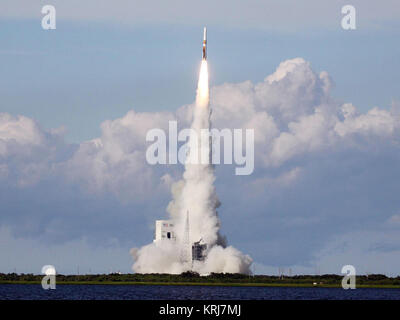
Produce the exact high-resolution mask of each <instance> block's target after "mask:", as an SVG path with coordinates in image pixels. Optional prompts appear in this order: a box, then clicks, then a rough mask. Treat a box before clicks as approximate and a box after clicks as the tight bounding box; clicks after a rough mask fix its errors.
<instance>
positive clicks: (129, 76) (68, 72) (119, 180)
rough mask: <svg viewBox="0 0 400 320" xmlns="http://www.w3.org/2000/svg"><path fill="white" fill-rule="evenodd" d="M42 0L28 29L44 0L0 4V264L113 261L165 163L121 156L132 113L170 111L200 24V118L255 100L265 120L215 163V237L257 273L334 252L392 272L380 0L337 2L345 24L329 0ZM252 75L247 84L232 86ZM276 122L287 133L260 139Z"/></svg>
mask: <svg viewBox="0 0 400 320" xmlns="http://www.w3.org/2000/svg"><path fill="white" fill-rule="evenodd" d="M53 3H54V5H55V7H56V9H57V29H56V30H50V31H44V30H42V29H41V17H42V15H41V13H40V9H41V6H42V5H44V4H47V2H45V1H22V0H21V1H8V0H7V1H4V2H2V4H1V5H0V19H1V30H2V31H1V32H0V59H1V62H0V66H1V72H0V97H1V102H0V113H1V117H0V181H1V187H0V191H1V192H0V197H1V206H2V207H1V213H0V240H1V241H0V257H1V259H0V272H10V271H13V270H14V268H16V269H17V271H19V272H34V273H36V272H40V270H41V267H42V266H43V265H45V264H54V265H56V267H57V268H58V270H60V272H64V273H73V272H75V271H76V268H77V266H78V265H79V266H80V267H81V272H89V270H91V271H92V272H108V271H109V270H110V269H113V270H114V271H115V270H121V271H124V272H131V264H132V258H131V257H130V255H129V249H130V248H132V247H138V246H142V245H144V244H146V243H149V242H151V240H152V228H153V222H154V220H155V219H156V218H162V217H164V216H165V208H166V207H167V205H168V202H169V201H170V199H171V196H170V187H171V186H170V185H169V184H168V183H166V182H165V181H166V179H165V177H166V175H168V177H170V178H171V179H172V180H175V181H176V180H178V179H180V177H181V174H182V167H180V166H178V167H173V166H167V167H161V168H160V167H150V166H148V165H147V164H146V163H145V162H144V159H142V160H143V161H141V160H138V159H141V158H140V157H139V158H136V157H135V156H134V155H136V153H135V152H136V151H137V154H140V155H142V153H143V146H144V136H145V135H144V134H145V133H144V131H143V130H144V129H145V128H150V127H151V126H154V125H160V126H163V125H165V123H167V120H168V119H170V118H174V117H176V118H178V119H181V120H182V119H184V118H185V117H184V116H183V114H186V112H187V110H188V108H189V107H187V105H189V104H191V103H193V101H194V98H195V90H196V84H197V76H198V68H199V63H200V57H201V40H202V28H203V26H204V25H207V27H208V58H209V67H210V81H211V86H212V91H211V99H212V106H213V108H214V113H215V119H213V123H215V125H216V126H217V127H224V126H230V125H233V123H235V124H238V125H239V126H241V125H244V124H245V122H243V121H247V120H249V121H250V120H255V119H264V116H265V114H268V115H271V116H273V118H274V121H275V122H276V127H277V129H276V132H275V133H273V134H272V133H271V134H270V132H269V131H268V130H267V129H268V128H269V127H268V126H270V123H261V125H260V127H259V128H258V129H259V132H261V135H262V137H264V138H265V140H263V139H264V138H263V139H261V140H260V141H262V142H260V143H259V144H258V145H256V147H257V149H256V169H255V173H254V175H252V176H250V177H240V178H239V177H235V176H234V175H233V173H232V170H231V168H225V167H218V168H217V182H216V186H217V193H218V195H219V197H220V199H221V202H222V206H221V208H220V211H219V214H220V217H221V220H222V232H223V233H224V234H226V235H227V237H228V240H229V242H230V243H232V244H233V245H234V246H235V247H237V248H239V249H240V250H242V251H243V252H245V253H248V254H249V255H251V256H252V257H253V258H254V259H255V262H256V267H257V270H258V272H265V273H276V270H277V268H278V267H282V266H284V267H286V268H289V267H291V268H292V269H293V270H294V272H299V273H301V272H306V273H310V272H313V271H314V270H315V268H316V266H318V267H320V268H321V269H322V272H334V273H339V272H340V269H341V266H342V265H343V264H351V263H354V264H356V265H357V266H356V267H358V270H359V271H360V272H367V271H368V272H385V273H388V274H395V273H396V272H398V271H396V270H399V269H398V268H399V266H400V260H399V256H400V255H399V252H400V249H399V248H400V238H399V236H398V234H399V233H398V231H399V228H400V203H399V201H398V199H397V198H398V197H397V192H398V190H399V187H400V185H399V182H398V181H400V179H399V177H400V171H399V166H398V163H399V162H398V161H399V160H400V151H399V144H398V141H400V140H399V139H400V134H399V132H400V130H399V128H400V123H399V119H398V110H397V109H396V108H398V107H399V100H400V94H399V92H400V91H399V89H400V80H399V77H398V75H399V73H400V62H399V61H400V59H399V56H400V45H399V41H398V39H399V35H400V34H399V32H400V31H399V30H400V28H399V17H400V8H399V6H398V5H397V4H396V1H390V0H386V1H383V2H380V4H376V3H375V2H374V1H354V2H353V4H354V5H355V7H356V9H357V29H356V30H353V31H345V30H343V29H342V28H341V27H340V20H341V13H340V9H341V6H342V5H344V4H347V3H346V1H332V2H329V4H325V5H324V4H321V1H314V0H312V1H305V2H303V3H302V4H299V2H298V1H289V0H285V1H281V2H279V4H278V3H277V2H275V1H265V2H259V1H256V3H257V5H255V4H254V3H253V6H250V5H249V4H248V2H244V1H225V0H224V1H220V2H218V3H217V4H214V2H213V1H203V2H194V1H193V2H192V1H178V0H174V1H171V2H169V3H170V5H169V6H168V5H166V4H165V2H164V1H157V0H153V1H148V2H146V3H145V2H140V1H132V2H129V3H128V2H125V1H115V2H112V3H111V2H107V1H99V2H97V4H95V2H93V1H86V2H85V4H81V3H80V2H79V1H69V2H68V3H67V2H62V1H53ZM200 4H201V5H200ZM154 8H156V9H154ZM296 57H301V58H303V60H296V61H297V62H296V63H295V64H297V67H296V69H295V71H293V72H292V74H290V73H289V74H287V75H286V78H285V79H283V80H282V81H281V82H279V84H278V85H277V86H276V87H273V86H270V85H269V84H267V82H265V81H264V78H266V77H267V76H269V75H271V74H273V73H274V72H275V71H276V70H277V68H278V70H281V71H282V70H283V71H284V70H285V66H281V67H278V66H279V65H280V63H281V62H283V61H286V60H290V59H293V58H296ZM291 61H292V60H291ZM308 62H309V63H310V65H308V64H307V63H308ZM293 63H294V62H293ZM321 71H326V72H327V73H328V74H329V78H330V79H331V80H329V81H328V82H329V85H327V84H326V83H325V82H323V81H322V80H321V77H320V72H321ZM246 81H250V82H251V83H250V84H249V83H247V82H246ZM330 81H331V82H330ZM263 86H264V87H263ZM258 87H263V88H264V89H262V90H261V89H260V91H262V92H261V93H263V92H265V93H266V97H265V101H264V100H263V101H258V102H251V103H248V101H256V100H257V99H259V96H257V94H256V93H255V92H256V91H257V90H256V88H258ZM306 89H307V90H308V91H307V90H306ZM263 90H264V91H263ZM324 90H326V91H324ZM322 91H323V92H324V94H323V96H322V97H321V96H320V95H321V92H322ZM272 95H273V96H272ZM232 97H233V98H232ZM261 100H262V99H261ZM344 103H348V104H349V103H351V104H352V106H349V105H347V107H343V104H344ZM253 104H254V105H253ZM182 106H186V107H183V108H182ZM353 107H355V108H356V109H357V110H358V111H357V112H356V111H354V112H353V111H352V110H353V109H352V108H353ZM375 107H379V109H373V108H375ZM179 108H181V109H179ZM319 108H322V110H323V112H322V114H323V115H324V117H323V119H320V118H318V116H319V115H320V113H318V112H319V111H318V112H317V111H316V110H317V109H318V110H320V109H319ZM178 109H179V110H180V111H177V110H178ZM300 109H301V110H300ZM131 110H134V112H132V111H131ZM237 110H243V113H241V112H237ZM285 110H286V111H287V110H289V111H290V112H289V113H290V115H289V116H288V115H287V114H285V113H284V111H285ZM354 110H355V109H354ZM374 110H375V111H374ZM396 110H397V111H396ZM396 112H397V113H396ZM214 113H213V114H214ZM240 113H241V114H240ZM348 114H351V115H350V116H349V117H348V118H346V115H348ZM18 115H22V116H24V117H20V118H18V117H17V116H18ZM253 116H254V118H252V117H253ZM243 119H244V120H243ZM246 119H247V120H246ZM214 120H215V121H214ZM182 121H183V122H184V123H185V120H182ZM241 121H242V122H241ZM254 123H256V122H254ZM185 124H187V123H185ZM296 125H298V126H299V127H300V128H301V129H299V130H297V131H296V128H297V127H296ZM303 125H304V127H303ZM60 127H62V129H60V130H58V129H57V128H60ZM293 128H294V129H293ZM309 128H312V129H313V130H314V129H315V131H312V130H311V131H312V132H309V130H308V129H309ZM56 129H57V130H56ZM270 135H271V136H270ZM288 135H290V139H293V141H294V145H295V147H294V148H293V149H292V150H290V152H287V153H278V152H276V149H274V146H281V147H282V145H283V144H284V142H285V141H286V140H285V139H287V137H288ZM285 137H286V138H285ZM95 138H96V139H97V140H96V141H97V142H88V140H90V139H95ZM96 143H99V144H98V145H101V147H98V145H97V146H95V145H96ZM114 147H115V148H116V149H114ZM278 149H279V148H278ZM115 150H117V151H115ZM121 150H122V151H121ZM279 150H286V149H284V148H281V149H279ZM116 152H117V153H118V152H120V153H121V154H122V155H119V157H120V158H118V159H117V160H115V159H114V160H110V159H111V158H112V157H113V155H114V154H115V153H116ZM113 161H116V162H113ZM99 163H100V164H101V165H100V166H99V167H97V165H99ZM249 190H251V192H250V191H249Z"/></svg>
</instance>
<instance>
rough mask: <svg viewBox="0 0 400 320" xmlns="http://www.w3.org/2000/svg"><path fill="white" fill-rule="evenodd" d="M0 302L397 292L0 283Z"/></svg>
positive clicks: (384, 295)
mask: <svg viewBox="0 0 400 320" xmlns="http://www.w3.org/2000/svg"><path fill="white" fill-rule="evenodd" d="M0 299H2V300H3V299H24V300H30V299H57V300H65V299H66V300H93V299H101V300H109V299H118V300H153V299H154V300H159V299H161V300H163V299H165V300H170V299H178V300H209V299H211V300H260V299H261V300H274V299H284V300H287V299H289V300H294V299H295V300H298V299H312V300H314V299H330V300H331V299H334V300H342V299H375V300H379V299H385V300H386V299H390V300H400V289H367V288H359V289H356V290H343V289H341V288H290V287H222V286H153V285H58V286H57V288H56V290H43V289H42V287H41V285H33V284H0Z"/></svg>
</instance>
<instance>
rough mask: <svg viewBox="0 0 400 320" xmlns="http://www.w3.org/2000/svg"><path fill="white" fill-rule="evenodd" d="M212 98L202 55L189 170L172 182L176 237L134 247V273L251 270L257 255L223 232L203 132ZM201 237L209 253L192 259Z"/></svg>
mask: <svg viewBox="0 0 400 320" xmlns="http://www.w3.org/2000/svg"><path fill="white" fill-rule="evenodd" d="M209 102H210V99H209V85H208V67H207V61H206V60H202V63H201V68H200V75H199V82H198V87H197V95H196V105H195V108H194V113H193V122H192V126H191V130H192V131H191V135H190V137H189V141H188V144H187V146H188V154H187V157H186V163H185V172H184V174H183V179H182V180H180V181H178V182H176V183H175V184H173V186H172V190H171V191H172V196H173V199H172V201H171V202H170V203H169V205H168V208H167V212H168V213H169V215H170V219H171V220H172V221H173V224H174V231H175V235H176V241H173V240H166V241H157V242H153V243H151V244H149V245H146V246H144V247H142V248H140V249H133V250H131V253H132V255H133V257H134V260H135V263H134V265H133V270H134V271H135V272H138V273H181V272H184V271H188V270H193V271H196V272H199V273H200V274H208V273H211V272H225V273H250V265H251V262H252V259H251V258H250V257H249V256H248V255H244V254H243V253H241V252H240V251H238V250H237V249H235V248H233V247H232V246H228V247H227V245H226V241H225V239H224V238H223V237H222V236H221V235H220V233H219V228H220V221H219V218H218V213H217V208H218V207H219V205H220V202H219V200H218V197H217V194H216V190H215V186H214V181H215V175H214V168H213V166H212V164H211V163H210V162H211V161H210V159H211V150H212V148H211V145H210V139H209V137H208V136H205V135H202V129H209V128H210V127H211V122H210V107H209ZM187 224H188V226H189V228H188V230H186V225H187ZM185 237H188V240H187V239H185ZM200 239H202V241H203V242H204V243H206V244H207V251H206V258H205V259H204V261H193V263H192V261H191V244H192V243H193V242H196V241H199V240H200Z"/></svg>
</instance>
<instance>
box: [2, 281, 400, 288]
mask: <svg viewBox="0 0 400 320" xmlns="http://www.w3.org/2000/svg"><path fill="white" fill-rule="evenodd" d="M1 284H15V285H18V284H28V285H40V284H41V282H40V281H4V280H3V281H0V285H1ZM56 284H57V285H132V286H135V285H136V286H143V285H153V286H159V285H162V286H220V287H288V288H290V287H292V288H341V285H336V284H317V285H314V284H312V283H249V282H247V283H234V282H233V283H226V282H209V283H207V282H150V281H149V282H136V281H60V282H57V283H56ZM357 288H366V289H400V285H379V284H377V285H374V284H360V285H357Z"/></svg>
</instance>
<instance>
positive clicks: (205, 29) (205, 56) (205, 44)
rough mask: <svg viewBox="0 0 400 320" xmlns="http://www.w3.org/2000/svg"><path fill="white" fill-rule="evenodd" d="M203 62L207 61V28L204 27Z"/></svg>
mask: <svg viewBox="0 0 400 320" xmlns="http://www.w3.org/2000/svg"><path fill="white" fill-rule="evenodd" d="M203 60H207V28H206V27H204V35H203Z"/></svg>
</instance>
